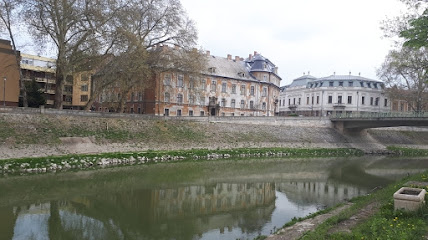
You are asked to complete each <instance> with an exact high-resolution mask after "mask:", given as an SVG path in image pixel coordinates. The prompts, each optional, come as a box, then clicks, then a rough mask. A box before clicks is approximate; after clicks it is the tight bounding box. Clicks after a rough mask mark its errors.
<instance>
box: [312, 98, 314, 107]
mask: <svg viewBox="0 0 428 240" xmlns="http://www.w3.org/2000/svg"><path fill="white" fill-rule="evenodd" d="M312 105H314V96H312Z"/></svg>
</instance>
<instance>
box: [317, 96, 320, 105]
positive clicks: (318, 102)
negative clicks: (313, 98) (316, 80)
mask: <svg viewBox="0 0 428 240" xmlns="http://www.w3.org/2000/svg"><path fill="white" fill-rule="evenodd" d="M317 104H320V96H317Z"/></svg>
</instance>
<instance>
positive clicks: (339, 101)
mask: <svg viewBox="0 0 428 240" xmlns="http://www.w3.org/2000/svg"><path fill="white" fill-rule="evenodd" d="M296 100H297V103H296ZM301 100H302V99H301V98H297V99H296V98H293V105H300V104H301ZM343 100H344V99H343V96H337V102H336V103H337V104H343V103H345V102H344V101H343ZM379 101H380V98H379V97H377V98H373V97H370V105H375V106H378V105H379ZM365 102H366V97H365V96H362V97H361V104H362V105H365V104H366V103H365ZM319 103H320V96H316V104H319ZM328 103H329V104H333V96H328ZM347 103H348V104H352V96H348V99H347ZM279 104H280V106H281V105H282V106H285V99H283V100H282V104H281V101H280V103H279ZM309 104H315V103H314V96H312V97H311V98H309V97H307V98H306V105H309ZM288 105H292V104H291V98H289V99H288ZM384 106H385V107H387V106H388V99H386V98H385V99H384Z"/></svg>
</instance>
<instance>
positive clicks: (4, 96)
mask: <svg viewBox="0 0 428 240" xmlns="http://www.w3.org/2000/svg"><path fill="white" fill-rule="evenodd" d="M3 107H6V77H3Z"/></svg>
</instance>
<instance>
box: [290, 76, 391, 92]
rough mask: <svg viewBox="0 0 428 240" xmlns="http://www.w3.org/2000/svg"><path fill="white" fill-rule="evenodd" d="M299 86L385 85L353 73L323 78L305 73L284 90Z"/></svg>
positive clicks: (369, 86) (377, 86) (368, 86)
mask: <svg viewBox="0 0 428 240" xmlns="http://www.w3.org/2000/svg"><path fill="white" fill-rule="evenodd" d="M299 86H306V87H307V88H317V87H340V86H343V87H367V88H380V87H383V82H382V81H379V80H374V79H369V78H364V77H361V76H353V75H331V76H328V77H322V78H316V77H314V76H311V75H303V76H301V77H299V78H296V79H294V80H293V82H292V83H291V84H290V85H287V86H285V88H284V90H285V89H287V88H290V87H299Z"/></svg>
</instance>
